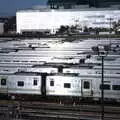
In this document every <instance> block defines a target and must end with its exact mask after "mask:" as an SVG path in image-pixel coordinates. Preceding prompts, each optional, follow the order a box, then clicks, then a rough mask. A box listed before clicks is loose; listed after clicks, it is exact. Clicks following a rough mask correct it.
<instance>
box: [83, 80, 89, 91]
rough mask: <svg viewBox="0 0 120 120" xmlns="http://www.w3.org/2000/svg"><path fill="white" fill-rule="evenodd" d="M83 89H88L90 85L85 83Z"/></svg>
mask: <svg viewBox="0 0 120 120" xmlns="http://www.w3.org/2000/svg"><path fill="white" fill-rule="evenodd" d="M83 87H84V89H90V83H89V82H88V81H85V82H84V85H83Z"/></svg>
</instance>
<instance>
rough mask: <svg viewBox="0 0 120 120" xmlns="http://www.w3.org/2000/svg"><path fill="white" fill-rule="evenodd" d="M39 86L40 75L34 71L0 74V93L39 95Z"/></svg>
mask: <svg viewBox="0 0 120 120" xmlns="http://www.w3.org/2000/svg"><path fill="white" fill-rule="evenodd" d="M40 88H41V76H38V75H37V74H34V73H31V74H24V73H23V74H21V73H20V74H9V75H8V74H6V75H5V74H4V75H0V93H1V94H2V95H11V96H12V95H13V94H15V95H18V96H19V95H22V94H23V95H25V94H26V95H41V90H40ZM12 97H15V96H12Z"/></svg>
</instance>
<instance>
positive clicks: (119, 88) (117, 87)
mask: <svg viewBox="0 0 120 120" xmlns="http://www.w3.org/2000/svg"><path fill="white" fill-rule="evenodd" d="M112 89H113V90H120V85H113V86H112Z"/></svg>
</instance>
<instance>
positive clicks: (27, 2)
mask: <svg viewBox="0 0 120 120" xmlns="http://www.w3.org/2000/svg"><path fill="white" fill-rule="evenodd" d="M46 2H47V0H0V15H4V16H6V15H15V13H16V11H17V10H21V9H27V8H32V6H35V5H45V4H46Z"/></svg>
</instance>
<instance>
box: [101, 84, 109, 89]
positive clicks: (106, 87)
mask: <svg viewBox="0 0 120 120" xmlns="http://www.w3.org/2000/svg"><path fill="white" fill-rule="evenodd" d="M100 89H104V90H110V85H108V84H105V85H103V86H102V85H100Z"/></svg>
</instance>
